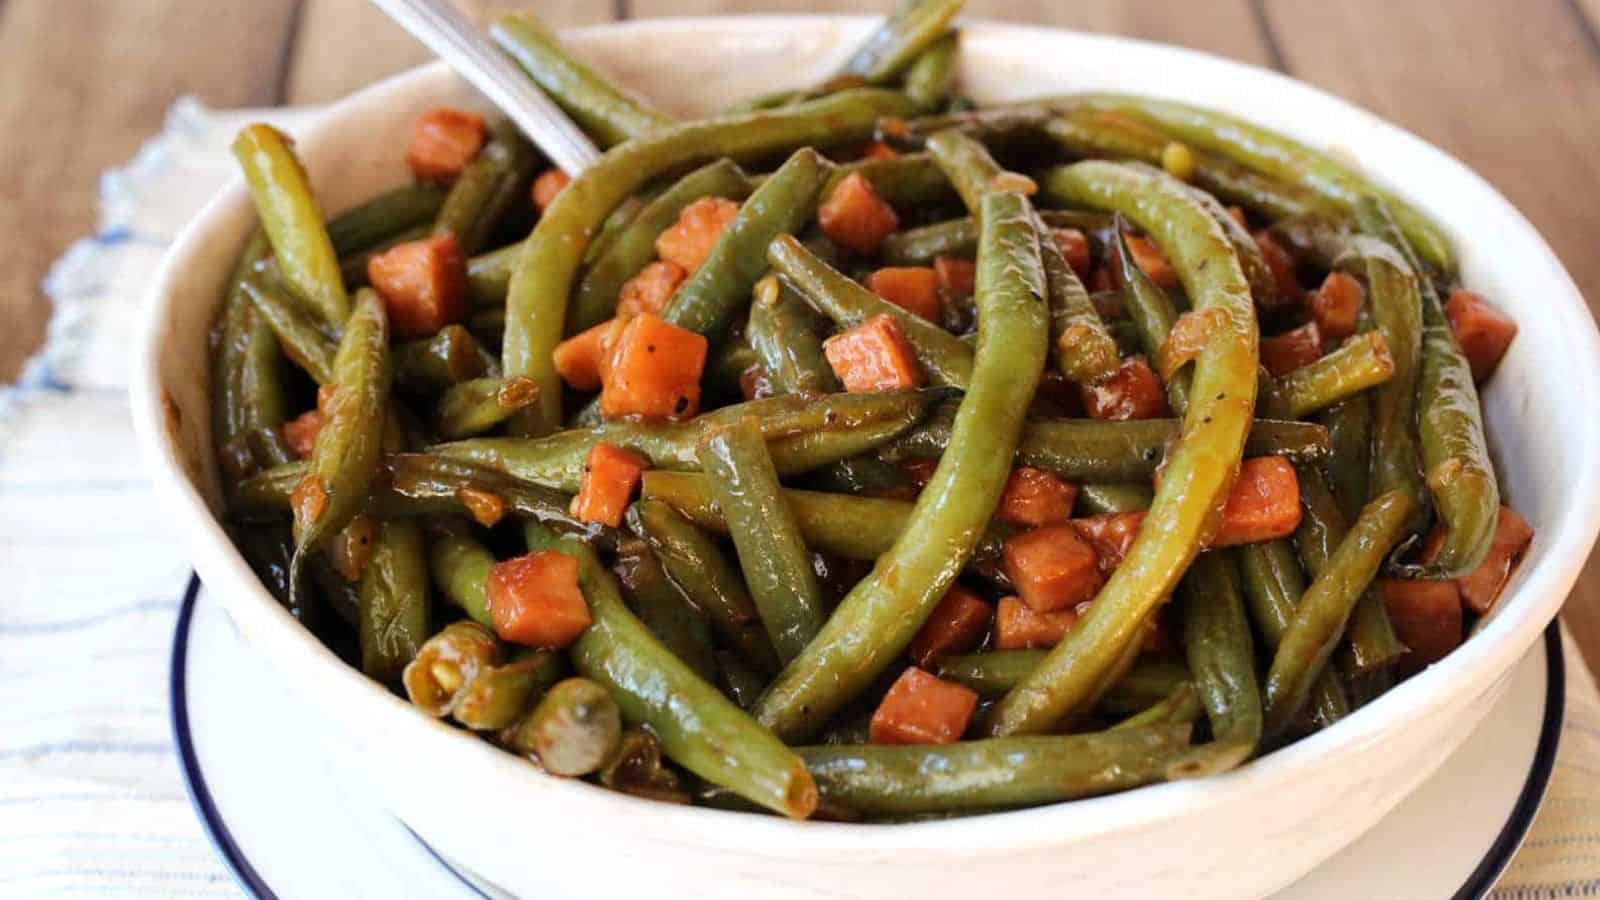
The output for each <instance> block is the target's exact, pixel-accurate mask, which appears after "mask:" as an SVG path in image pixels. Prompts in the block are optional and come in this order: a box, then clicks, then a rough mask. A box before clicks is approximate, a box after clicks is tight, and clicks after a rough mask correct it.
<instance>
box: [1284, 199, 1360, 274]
mask: <svg viewBox="0 0 1600 900" xmlns="http://www.w3.org/2000/svg"><path fill="white" fill-rule="evenodd" d="M1350 225H1351V223H1350V222H1349V221H1348V220H1347V219H1346V218H1344V217H1341V216H1337V215H1330V214H1326V213H1307V214H1305V215H1301V216H1294V217H1291V218H1287V219H1280V220H1278V221H1276V222H1273V223H1272V225H1270V226H1269V227H1268V229H1267V230H1268V231H1270V232H1272V236H1273V237H1275V238H1277V239H1278V240H1279V241H1280V242H1281V243H1283V244H1284V245H1285V246H1287V247H1288V248H1289V251H1290V252H1291V253H1292V254H1293V255H1294V256H1297V257H1300V258H1302V259H1304V260H1306V261H1307V262H1310V263H1311V264H1313V265H1316V266H1320V267H1321V268H1324V269H1331V268H1333V267H1334V263H1335V261H1337V260H1338V258H1339V257H1340V256H1342V255H1343V254H1344V252H1345V251H1346V250H1348V249H1349V248H1350Z"/></svg>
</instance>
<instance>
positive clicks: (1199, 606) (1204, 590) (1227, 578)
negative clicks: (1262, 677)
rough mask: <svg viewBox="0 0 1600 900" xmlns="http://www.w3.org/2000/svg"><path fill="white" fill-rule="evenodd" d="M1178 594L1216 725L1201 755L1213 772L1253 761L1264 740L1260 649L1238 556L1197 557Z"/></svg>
mask: <svg viewBox="0 0 1600 900" xmlns="http://www.w3.org/2000/svg"><path fill="white" fill-rule="evenodd" d="M1178 596H1179V607H1178V610H1179V619H1180V621H1181V623H1182V630H1183V648H1184V653H1185V655H1186V656H1187V658H1188V660H1189V672H1190V673H1191V677H1192V678H1193V680H1194V685H1195V688H1196V690H1197V691H1198V693H1199V695H1200V700H1201V702H1202V704H1203V705H1204V706H1205V710H1206V718H1207V719H1208V720H1209V721H1210V723H1211V739H1212V744H1211V745H1208V746H1205V747H1202V748H1197V752H1200V753H1203V754H1206V755H1207V756H1208V757H1209V760H1208V762H1209V765H1208V766H1207V769H1208V771H1217V770H1219V769H1225V768H1231V767H1232V766H1234V765H1238V764H1239V763H1242V762H1243V761H1244V760H1246V759H1248V758H1249V757H1250V756H1251V755H1252V754H1253V753H1254V752H1255V749H1256V745H1257V744H1258V743H1259V742H1260V740H1261V688H1260V686H1259V685H1258V684H1257V683H1256V658H1255V647H1254V646H1253V644H1252V643H1251V641H1250V622H1249V621H1248V620H1247V619H1246V618H1245V612H1244V597H1243V592H1242V590H1241V589H1240V586H1239V569H1238V566H1237V565H1236V564H1235V562H1234V558H1233V554H1232V553H1229V552H1227V551H1220V552H1218V551H1213V552H1208V553H1202V554H1200V555H1199V556H1198V557H1196V558H1195V561H1194V564H1193V565H1192V566H1190V568H1189V572H1188V574H1186V575H1185V576H1184V578H1183V581H1182V582H1180V583H1179V588H1178Z"/></svg>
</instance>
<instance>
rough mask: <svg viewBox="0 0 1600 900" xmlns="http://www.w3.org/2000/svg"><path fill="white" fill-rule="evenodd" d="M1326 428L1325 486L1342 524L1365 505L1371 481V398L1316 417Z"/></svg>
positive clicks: (1359, 397)
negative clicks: (1327, 487) (1331, 495)
mask: <svg viewBox="0 0 1600 900" xmlns="http://www.w3.org/2000/svg"><path fill="white" fill-rule="evenodd" d="M1318 418H1319V420H1320V421H1321V422H1322V424H1323V425H1324V426H1325V427H1326V428H1327V429H1328V445H1329V447H1330V449H1331V451H1332V452H1330V453H1329V454H1328V459H1327V462H1326V464H1325V465H1326V468H1327V472H1328V483H1329V485H1330V486H1331V487H1332V489H1333V495H1334V496H1335V497H1337V498H1338V501H1339V509H1340V511H1341V512H1343V514H1344V519H1345V521H1349V520H1350V519H1354V518H1355V517H1356V515H1357V514H1358V513H1360V512H1361V507H1362V505H1363V504H1365V503H1366V502H1367V494H1368V485H1369V484H1370V482H1371V465H1370V463H1371V459H1372V398H1371V397H1370V396H1368V395H1366V394H1357V395H1356V396H1354V397H1351V398H1350V399H1348V400H1346V401H1344V402H1343V403H1340V404H1338V405H1337V406H1334V407H1331V408H1330V409H1328V410H1327V411H1325V412H1324V413H1322V415H1321V416H1319V417H1318Z"/></svg>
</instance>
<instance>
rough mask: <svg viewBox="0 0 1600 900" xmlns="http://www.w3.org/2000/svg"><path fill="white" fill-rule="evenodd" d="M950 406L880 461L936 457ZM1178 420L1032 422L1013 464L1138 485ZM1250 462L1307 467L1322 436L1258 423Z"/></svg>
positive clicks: (888, 448) (1306, 428)
mask: <svg viewBox="0 0 1600 900" xmlns="http://www.w3.org/2000/svg"><path fill="white" fill-rule="evenodd" d="M948 410H949V406H948V405H943V406H941V407H939V408H938V409H936V410H935V411H934V412H933V413H932V414H931V415H929V416H928V418H927V419H926V420H924V421H923V422H922V424H920V425H918V426H917V427H915V428H913V429H911V430H910V431H908V432H906V433H905V434H903V435H901V436H900V437H898V438H896V439H895V440H893V441H891V442H889V443H888V444H886V445H885V446H884V447H883V449H882V450H880V451H879V453H880V455H881V456H882V457H883V458H884V459H887V460H889V461H891V462H895V461H900V460H906V459H937V458H938V457H939V456H940V455H941V454H942V453H943V452H944V449H945V447H946V446H947V445H948V444H949V442H950V417H949V414H948ZM1182 426H1183V423H1182V421H1181V420H1179V419H1133V420H1129V421H1125V422H1103V421H1098V420H1092V419H1036V420H1033V421H1030V422H1028V423H1027V424H1026V425H1025V426H1023V430H1022V440H1021V441H1020V442H1019V443H1018V445H1017V455H1016V463H1017V465H1023V466H1033V467H1035V468H1039V469H1048V470H1049V471H1051V472H1054V473H1056V474H1057V475H1060V476H1061V477H1062V478H1065V479H1067V480H1069V481H1111V482H1133V481H1144V480H1146V479H1148V478H1150V477H1151V476H1152V475H1154V474H1155V472H1156V470H1157V469H1158V468H1160V467H1161V464H1162V461H1163V459H1166V458H1169V457H1170V452H1169V449H1168V448H1170V447H1172V446H1173V444H1174V442H1176V441H1177V440H1178V439H1179V437H1180V436H1181V434H1182ZM1245 447H1246V450H1245V453H1246V454H1247V455H1250V456H1269V455H1270V456H1284V457H1287V458H1289V459H1290V460H1294V461H1300V462H1310V461H1315V460H1320V459H1323V458H1325V457H1326V456H1327V453H1328V436H1327V433H1326V432H1325V431H1323V429H1322V428H1321V427H1320V426H1317V425H1313V424H1311V423H1309V422H1279V421H1274V420H1272V419H1258V420H1256V421H1255V422H1254V423H1253V424H1252V425H1251V427H1250V431H1249V433H1248V435H1247V437H1246V440H1245Z"/></svg>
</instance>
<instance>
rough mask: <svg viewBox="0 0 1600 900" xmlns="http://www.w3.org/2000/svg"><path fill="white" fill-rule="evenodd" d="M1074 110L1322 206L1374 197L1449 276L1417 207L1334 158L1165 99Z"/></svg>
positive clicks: (1098, 103) (1096, 98) (1127, 99)
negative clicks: (1156, 134)
mask: <svg viewBox="0 0 1600 900" xmlns="http://www.w3.org/2000/svg"><path fill="white" fill-rule="evenodd" d="M1067 102H1068V103H1069V104H1070V105H1072V106H1076V107H1086V108H1091V109H1109V110H1119V111H1124V112H1129V113H1132V114H1134V115H1136V116H1143V117H1147V118H1149V119H1152V120H1154V121H1155V123H1156V124H1157V125H1159V126H1160V127H1161V128H1162V129H1163V130H1165V131H1167V132H1168V133H1170V134H1172V135H1174V136H1176V137H1177V138H1178V139H1179V140H1182V141H1183V142H1185V143H1187V144H1190V145H1192V146H1194V147H1198V148H1200V149H1202V150H1207V151H1210V152H1212V153H1216V154H1219V155H1222V156H1227V157H1229V158H1232V159H1235V160H1237V161H1238V162H1240V163H1242V164H1244V165H1245V166H1248V167H1249V168H1251V169H1254V170H1255V171H1257V172H1260V173H1262V174H1264V175H1266V176H1268V177H1271V178H1276V179H1279V180H1281V181H1284V182H1287V183H1289V184H1295V185H1299V186H1300V187H1302V188H1304V189H1306V190H1308V191H1312V192H1314V193H1315V194H1317V195H1319V196H1321V197H1322V198H1324V199H1325V200H1326V201H1328V202H1331V203H1334V204H1337V205H1339V206H1342V207H1345V208H1351V209H1353V208H1354V207H1355V205H1356V203H1357V201H1359V200H1360V198H1361V197H1363V196H1365V195H1368V194H1376V195H1377V196H1379V197H1381V198H1382V199H1383V200H1384V201H1385V202H1386V203H1388V204H1389V205H1390V207H1391V208H1392V209H1393V210H1394V217H1395V220H1396V221H1397V222H1399V224H1400V229H1401V232H1402V233H1404V234H1405V236H1406V240H1408V241H1409V242H1410V243H1411V245H1412V246H1413V247H1415V248H1416V249H1417V252H1418V253H1419V254H1420V255H1421V256H1422V257H1423V258H1424V259H1425V260H1426V261H1427V262H1428V263H1429V264H1431V265H1433V266H1435V267H1437V268H1438V269H1440V270H1441V271H1442V272H1444V273H1445V274H1446V275H1451V274H1454V272H1455V268H1456V263H1455V254H1454V251H1452V250H1451V247H1450V240H1449V238H1448V237H1446V236H1445V234H1444V231H1443V229H1441V228H1440V227H1439V226H1438V225H1437V224H1435V223H1434V222H1432V221H1431V220H1429V219H1428V217H1427V216H1426V215H1425V214H1423V213H1422V212H1420V211H1419V210H1417V208H1416V207H1414V206H1411V205H1410V204H1407V203H1406V202H1404V201H1403V200H1401V199H1399V198H1398V197H1396V196H1395V195H1394V194H1393V193H1391V192H1389V191H1385V190H1383V189H1381V188H1379V187H1378V186H1377V185H1375V184H1374V183H1373V182H1371V181H1370V180H1369V179H1367V178H1366V177H1365V176H1363V175H1361V174H1360V173H1358V172H1356V171H1355V170H1353V169H1352V168H1351V167H1350V166H1349V165H1347V164H1346V163H1344V162H1341V161H1340V160H1338V159H1336V158H1334V157H1333V156H1331V155H1329V154H1327V153H1323V152H1320V151H1317V150H1313V149H1312V148H1310V147H1307V146H1305V145H1304V144H1301V143H1299V142H1298V141H1295V140H1293V139H1291V138H1288V137H1286V136H1284V135H1282V134H1279V133H1277V132H1274V131H1272V130H1270V129H1267V128H1262V127H1261V126H1259V125H1253V124H1251V123H1249V122H1246V121H1244V120H1242V119H1239V118H1235V117H1233V116H1230V115H1228V114H1226V113H1221V112H1217V111H1215V110H1209V109H1202V108H1200V107H1196V106H1189V105H1187V104H1183V103H1177V102H1174V101H1170V100H1158V99H1154V98H1150V97H1135V96H1130V95H1121V94H1080V95H1077V96H1074V97H1070V98H1068V100H1067Z"/></svg>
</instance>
